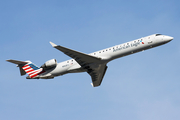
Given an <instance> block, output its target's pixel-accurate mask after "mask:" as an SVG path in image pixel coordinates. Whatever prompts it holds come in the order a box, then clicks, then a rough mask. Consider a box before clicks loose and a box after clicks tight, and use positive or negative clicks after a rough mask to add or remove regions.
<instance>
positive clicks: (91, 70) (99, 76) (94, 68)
mask: <svg viewBox="0 0 180 120" xmlns="http://www.w3.org/2000/svg"><path fill="white" fill-rule="evenodd" d="M50 44H51V45H52V46H53V47H54V48H56V49H58V50H60V51H61V52H63V53H64V54H66V55H68V56H69V57H71V58H73V59H74V60H76V62H77V63H79V65H81V67H82V68H84V69H86V70H87V73H88V74H89V75H90V76H91V79H92V85H93V87H97V86H99V85H101V82H102V80H103V77H104V75H105V72H106V69H107V66H106V64H102V61H101V58H98V57H95V56H91V55H88V54H85V53H81V52H78V51H75V50H72V49H69V48H65V47H63V46H60V45H56V44H54V43H52V42H50Z"/></svg>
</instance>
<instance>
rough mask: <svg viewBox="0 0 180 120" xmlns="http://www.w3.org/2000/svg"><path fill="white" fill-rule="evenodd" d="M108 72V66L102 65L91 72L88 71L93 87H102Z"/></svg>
mask: <svg viewBox="0 0 180 120" xmlns="http://www.w3.org/2000/svg"><path fill="white" fill-rule="evenodd" d="M90 67H91V66H90ZM106 70H107V66H106V65H104V64H100V65H99V66H98V67H97V68H91V69H90V70H88V74H89V75H90V76H91V79H92V86H93V87H97V86H99V85H101V82H102V80H103V77H104V75H105V73H106Z"/></svg>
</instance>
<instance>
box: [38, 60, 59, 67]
mask: <svg viewBox="0 0 180 120" xmlns="http://www.w3.org/2000/svg"><path fill="white" fill-rule="evenodd" d="M56 65H57V61H56V59H51V60H48V61H47V62H45V63H44V64H43V65H42V66H41V68H43V69H51V68H53V67H56Z"/></svg>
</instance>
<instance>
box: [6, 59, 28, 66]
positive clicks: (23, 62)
mask: <svg viewBox="0 0 180 120" xmlns="http://www.w3.org/2000/svg"><path fill="white" fill-rule="evenodd" d="M6 61H8V62H11V63H14V64H18V65H22V64H27V63H28V62H25V61H18V60H12V59H9V60H6Z"/></svg>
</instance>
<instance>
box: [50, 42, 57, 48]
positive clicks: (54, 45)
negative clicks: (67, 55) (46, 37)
mask: <svg viewBox="0 0 180 120" xmlns="http://www.w3.org/2000/svg"><path fill="white" fill-rule="evenodd" d="M49 43H50V44H51V45H52V46H53V47H56V46H57V45H56V44H54V43H52V42H49Z"/></svg>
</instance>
